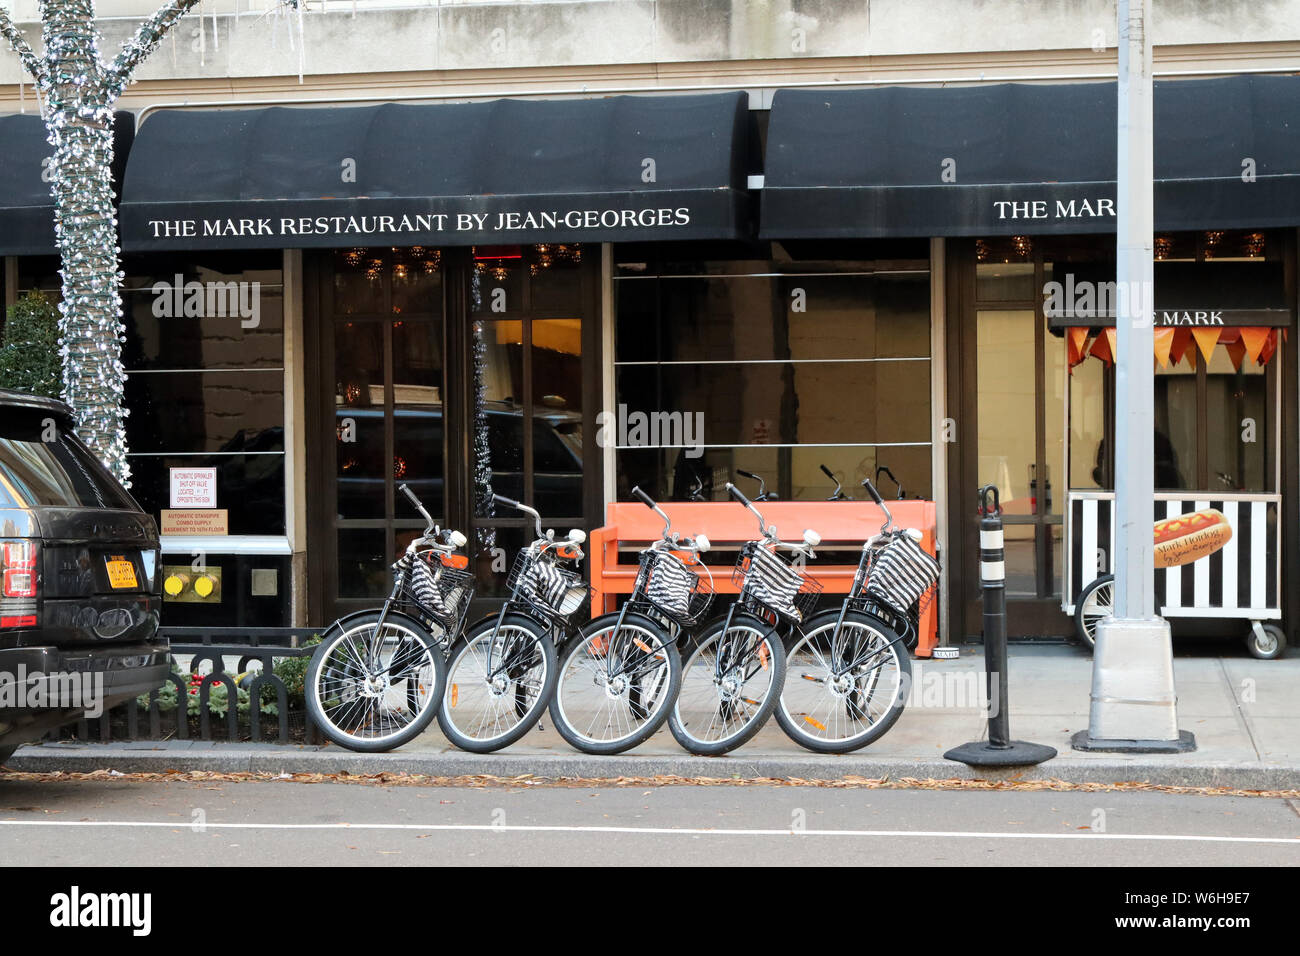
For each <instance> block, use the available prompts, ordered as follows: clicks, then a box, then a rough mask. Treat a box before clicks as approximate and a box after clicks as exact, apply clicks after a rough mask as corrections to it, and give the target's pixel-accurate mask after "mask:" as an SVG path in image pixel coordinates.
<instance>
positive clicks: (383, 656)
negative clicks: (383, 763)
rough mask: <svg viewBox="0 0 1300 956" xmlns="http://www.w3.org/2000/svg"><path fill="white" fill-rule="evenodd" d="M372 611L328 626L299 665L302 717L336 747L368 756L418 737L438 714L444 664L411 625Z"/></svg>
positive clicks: (428, 638)
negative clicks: (302, 677) (308, 657)
mask: <svg viewBox="0 0 1300 956" xmlns="http://www.w3.org/2000/svg"><path fill="white" fill-rule="evenodd" d="M379 617H380V612H379V611H371V612H368V613H366V614H362V615H358V616H355V617H350V618H346V619H344V620H343V621H342V622H338V623H336V624H333V625H331V626H330V628H329V629H328V630H326V632H325V634H324V635H323V637H322V640H321V642H320V645H319V646H318V647H317V648H316V650H315V652H314V653H313V654H312V657H311V662H310V663H309V664H308V665H307V676H306V697H307V712H308V714H309V715H310V716H311V719H312V722H313V723H315V724H316V726H317V727H319V728H320V730H321V733H323V734H324V735H325V736H326V737H327V738H329V739H330V740H332V741H333V742H334V743H336V744H338V745H339V746H340V747H347V748H348V749H349V750H358V751H363V752H367V753H375V752H379V751H384V750H391V749H393V748H394V747H400V746H401V745H402V744H404V743H407V742H409V741H411V740H413V739H414V738H415V737H417V736H418V735H419V734H421V733H422V732H423V731H424V730H425V728H427V727H428V726H429V724H430V723H431V722H432V720H433V718H434V717H435V716H436V715H437V713H438V701H439V700H441V699H442V691H443V687H444V681H445V680H446V674H447V664H446V661H444V660H443V656H442V649H441V647H440V646H439V644H438V641H437V640H436V639H435V638H434V636H433V635H431V634H430V633H429V632H428V631H426V630H425V629H424V627H422V626H421V625H420V624H419V623H418V622H416V621H415V620H414V619H413V618H410V617H407V616H406V615H405V614H400V613H398V612H396V611H390V612H389V613H388V614H387V615H386V616H385V618H384V624H383V628H382V629H381V628H380V627H379Z"/></svg>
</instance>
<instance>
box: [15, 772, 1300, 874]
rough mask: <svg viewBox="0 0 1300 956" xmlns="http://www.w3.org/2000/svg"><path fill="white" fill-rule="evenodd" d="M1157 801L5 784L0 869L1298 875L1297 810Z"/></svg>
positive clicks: (803, 791) (1054, 795)
mask: <svg viewBox="0 0 1300 956" xmlns="http://www.w3.org/2000/svg"><path fill="white" fill-rule="evenodd" d="M1293 803H1294V802H1293V801H1287V800H1283V799H1276V798H1259V797H1211V796H1197V795H1176V794H1165V793H1159V792H1139V793H1132V792H1130V793H1125V792H1115V791H1110V792H1091V793H1089V792H1053V791H999V792H970V791H944V790H871V789H827V788H817V787H770V786H769V787H759V786H716V787H700V786H664V787H644V786H642V787H606V788H590V789H587V788H584V789H574V788H569V787H552V786H532V787H522V786H521V787H509V788H491V789H476V788H461V787H454V788H452V787H404V786H394V787H381V786H363V785H357V784H338V783H320V784H302V783H295V782H290V781H280V782H215V781H212V782H210V781H198V782H195V781H167V782H162V781H139V780H133V779H130V778H127V779H124V780H120V781H103V780H91V781H86V780H82V781H50V780H14V779H12V778H10V779H8V780H5V779H4V778H3V776H0V859H3V860H4V861H5V863H6V864H33V865H60V866H70V865H83V864H95V865H115V864H137V865H146V866H158V865H167V864H189V865H193V864H194V863H195V862H197V861H200V860H201V861H203V863H204V864H205V865H245V864H254V865H258V864H260V865H267V864H277V863H285V864H294V865H308V866H331V865H339V864H345V865H375V866H386V865H395V864H422V865H427V864H449V865H475V864H497V865H499V864H506V865H513V864H530V863H539V864H557V863H559V864H597V865H600V864H619V863H636V864H650V865H671V866H692V865H697V864H707V865H718V864H722V865H728V864H732V865H742V864H743V865H755V864H779V865H797V866H828V865H840V864H849V865H860V864H864V863H868V864H881V863H888V864H905V865H924V866H944V867H951V866H963V865H1053V866H1062V865H1066V866H1073V865H1141V866H1171V865H1191V864H1195V865H1200V866H1263V865H1290V866H1295V865H1297V864H1300V806H1297V805H1293Z"/></svg>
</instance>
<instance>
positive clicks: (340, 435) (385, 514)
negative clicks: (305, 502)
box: [317, 248, 447, 618]
mask: <svg viewBox="0 0 1300 956" xmlns="http://www.w3.org/2000/svg"><path fill="white" fill-rule="evenodd" d="M329 272H330V280H331V281H329V282H328V284H327V285H326V288H324V289H323V290H322V294H323V295H322V297H323V298H324V299H325V300H326V301H325V302H324V303H323V304H324V306H325V308H324V309H323V312H324V315H323V316H322V318H323V319H324V322H323V323H322V328H321V330H320V331H321V352H322V354H321V363H320V368H321V373H322V375H323V376H329V377H328V379H326V380H325V381H323V382H321V383H320V384H321V385H323V386H326V387H323V388H319V389H318V392H319V393H320V394H321V396H322V398H323V401H324V404H325V405H326V408H325V409H324V411H325V415H324V416H323V419H324V421H323V424H324V426H325V431H326V434H325V435H324V436H322V437H323V439H324V440H323V441H322V443H321V446H320V451H321V458H322V461H321V463H320V471H318V472H317V473H318V474H320V475H321V477H322V479H323V481H322V488H321V492H322V494H321V496H320V500H321V501H322V502H323V503H324V511H325V514H323V515H322V517H323V518H324V523H325V525H326V529H324V534H323V535H322V536H321V538H320V539H319V544H320V545H323V547H322V548H321V549H320V550H321V552H322V553H321V555H320V557H321V558H322V559H323V564H322V569H321V571H320V573H319V574H318V576H317V580H319V581H320V583H321V586H322V587H323V594H322V597H323V599H324V604H325V609H326V616H327V617H329V618H332V617H335V616H338V615H340V614H345V613H348V612H350V611H353V610H359V609H362V608H370V607H374V606H375V604H376V603H377V601H378V600H380V599H382V598H383V597H385V596H386V595H387V594H388V592H389V590H390V588H391V583H392V576H391V572H390V566H391V564H392V562H393V561H394V560H396V558H397V556H398V555H400V554H401V553H402V551H403V550H404V549H405V548H406V545H407V544H408V543H409V542H410V540H411V539H412V537H414V536H415V535H417V534H418V533H419V532H420V531H421V530H422V528H423V527H424V522H423V520H422V519H421V518H420V517H419V515H418V514H417V513H416V511H415V509H414V508H412V507H411V505H410V504H409V502H408V501H407V500H406V498H405V497H404V496H402V495H401V494H400V493H399V492H398V490H397V489H398V486H400V485H401V484H403V483H406V484H408V485H409V486H410V487H411V489H412V490H413V491H414V492H415V493H416V494H417V495H418V496H419V497H420V499H421V500H422V501H423V502H424V505H425V507H426V508H427V509H428V511H429V513H430V514H431V515H433V517H434V518H435V519H438V520H440V521H441V520H443V519H444V516H445V514H446V505H447V502H446V495H445V486H446V481H445V478H446V475H445V470H444V464H443V463H444V427H443V404H442V390H443V295H442V274H441V257H440V255H439V254H438V253H437V252H436V251H433V250H425V249H420V248H415V249H349V250H341V251H339V252H338V253H336V254H335V255H333V257H332V260H331V262H330V263H329ZM326 382H328V383H329V385H326ZM319 513H320V512H319V511H318V514H319Z"/></svg>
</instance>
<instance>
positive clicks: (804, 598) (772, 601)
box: [731, 541, 822, 621]
mask: <svg viewBox="0 0 1300 956" xmlns="http://www.w3.org/2000/svg"><path fill="white" fill-rule="evenodd" d="M731 583H732V584H735V585H737V586H738V587H739V588H740V596H741V598H742V599H745V598H748V599H749V600H752V601H755V602H757V603H758V604H760V605H762V606H763V607H764V608H766V609H767V610H769V611H771V612H772V613H773V614H776V615H777V616H778V617H782V618H787V619H789V620H792V621H804V620H806V619H807V617H808V616H809V615H810V614H811V613H812V611H813V608H814V607H816V605H817V597H818V596H819V595H820V594H821V591H822V586H821V584H820V583H819V582H817V581H814V580H813V579H812V578H810V577H808V576H807V575H806V574H802V573H800V572H799V571H798V570H796V569H795V568H793V567H791V566H790V565H789V564H787V563H786V562H785V561H784V560H782V559H781V558H780V557H779V556H778V555H777V554H776V552H775V551H773V550H772V549H771V548H769V547H767V546H766V545H764V544H763V543H761V542H757V541H751V542H750V543H749V544H747V545H745V546H744V547H743V548H741V549H740V556H739V558H737V560H736V568H735V570H734V571H732V572H731Z"/></svg>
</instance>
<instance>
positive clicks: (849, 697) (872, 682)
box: [776, 611, 912, 754]
mask: <svg viewBox="0 0 1300 956" xmlns="http://www.w3.org/2000/svg"><path fill="white" fill-rule="evenodd" d="M839 617H840V614H839V611H829V612H827V613H825V614H819V615H818V616H817V617H815V618H813V619H812V620H811V621H810V622H809V623H808V626H807V628H806V629H805V630H804V631H803V633H802V634H801V635H800V637H799V638H798V640H796V641H795V642H794V644H793V645H792V646H791V648H790V653H789V654H788V655H787V658H786V663H787V668H786V673H787V675H788V676H787V679H786V683H785V689H784V690H783V692H782V694H781V702H780V704H779V705H778V706H777V709H776V721H777V723H779V724H780V725H781V729H782V730H784V731H785V732H786V734H788V735H789V737H790V739H792V740H793V741H795V742H796V743H797V744H799V745H800V746H802V747H806V748H807V749H808V750H812V751H815V752H817V753H831V754H842V753H848V752H850V751H853V750H857V749H859V748H860V747H865V746H866V745H867V744H869V743H871V742H872V741H873V740H877V739H878V738H880V737H881V736H883V735H884V734H885V732H886V731H888V730H889V728H890V727H892V726H894V723H895V722H896V721H897V720H898V718H899V716H900V715H901V714H902V713H903V708H904V707H905V706H906V705H907V695H908V693H909V692H910V689H911V686H912V659H911V657H910V656H909V655H908V653H907V648H906V646H904V644H903V641H902V639H901V638H900V637H899V636H898V635H897V634H896V633H894V632H893V631H892V630H890V629H889V628H888V627H887V626H886V625H885V624H884V622H883V621H880V620H878V619H877V618H875V617H872V616H871V615H869V614H864V613H862V612H861V611H849V612H847V613H846V614H845V615H844V622H843V624H842V625H840V626H839V629H838V631H837V629H836V625H837V624H838V623H839Z"/></svg>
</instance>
